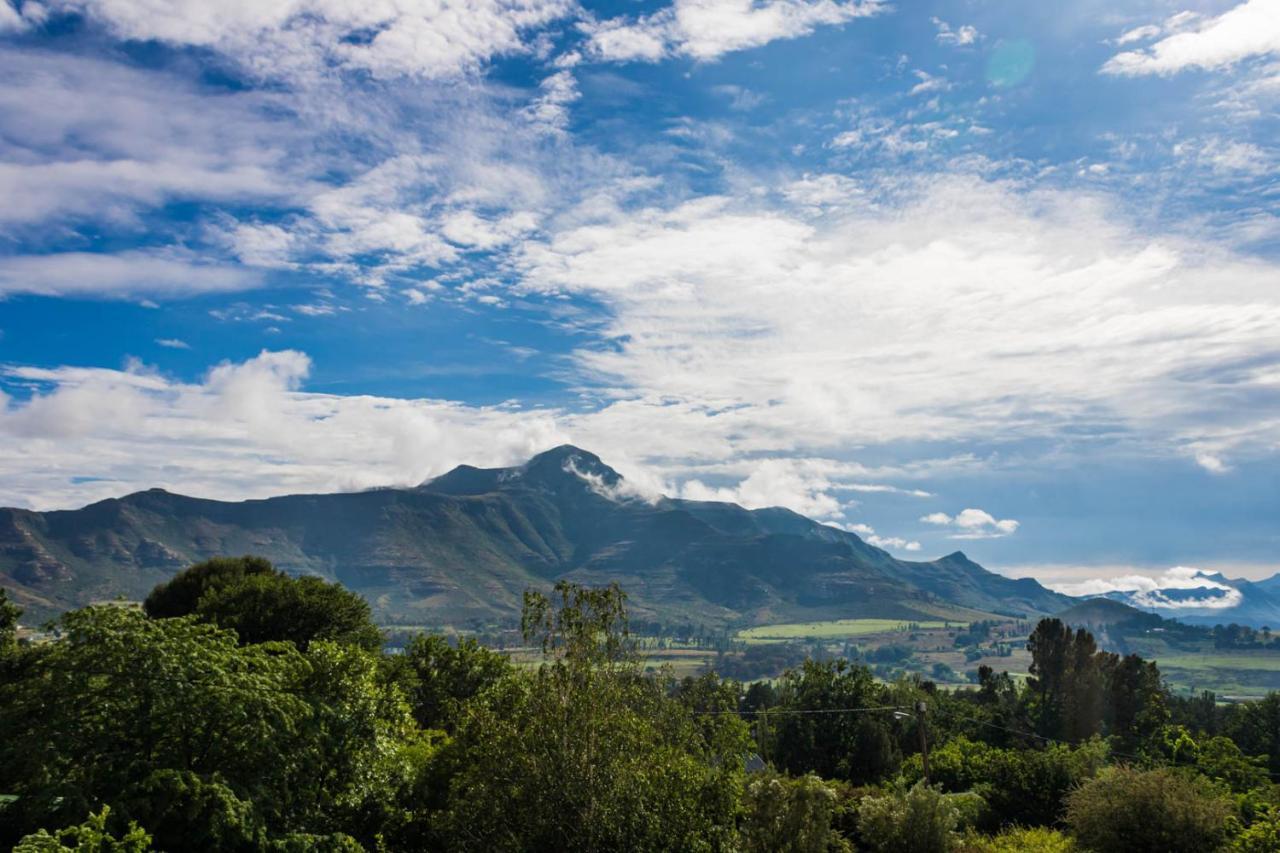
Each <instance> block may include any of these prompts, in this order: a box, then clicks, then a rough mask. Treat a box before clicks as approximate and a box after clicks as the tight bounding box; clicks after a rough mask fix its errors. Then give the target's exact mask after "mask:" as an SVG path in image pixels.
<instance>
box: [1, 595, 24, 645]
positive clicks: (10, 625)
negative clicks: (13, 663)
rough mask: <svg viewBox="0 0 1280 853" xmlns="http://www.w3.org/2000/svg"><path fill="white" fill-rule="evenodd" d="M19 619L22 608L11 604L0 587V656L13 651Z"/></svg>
mask: <svg viewBox="0 0 1280 853" xmlns="http://www.w3.org/2000/svg"><path fill="white" fill-rule="evenodd" d="M21 617H22V608H21V607H19V606H18V605H16V604H14V603H13V602H11V601H10V600H9V594H8V593H7V592H5V589H4V587H2V586H0V656H3V655H5V654H8V653H9V652H11V651H12V650H13V645H14V642H15V638H16V637H17V629H18V619H20V618H21Z"/></svg>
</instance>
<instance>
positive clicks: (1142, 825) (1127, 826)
mask: <svg viewBox="0 0 1280 853" xmlns="http://www.w3.org/2000/svg"><path fill="white" fill-rule="evenodd" d="M1233 813H1234V808H1233V806H1232V804H1231V801H1230V800H1229V799H1228V798H1227V797H1226V795H1224V794H1223V793H1221V792H1220V791H1219V790H1218V789H1217V788H1216V787H1214V786H1213V785H1212V784H1211V783H1210V782H1209V781H1208V780H1206V779H1205V778H1204V777H1202V776H1192V775H1189V774H1187V773H1181V772H1177V771H1174V770H1171V769H1169V768H1160V769H1158V770H1147V771H1139V770H1132V769H1129V768H1127V767H1117V768H1114V769H1112V770H1110V771H1107V772H1106V773H1104V774H1102V775H1101V776H1099V777H1098V778H1097V779H1094V780H1093V781H1091V782H1089V783H1087V784H1085V785H1083V786H1081V787H1080V788H1078V789H1076V790H1075V791H1073V792H1072V793H1071V795H1070V796H1069V797H1068V799H1067V823H1068V824H1070V826H1071V829H1072V831H1073V832H1074V833H1075V835H1076V838H1078V839H1079V841H1080V842H1081V843H1082V844H1083V845H1084V846H1085V847H1088V848H1090V849H1091V850H1095V851H1097V853H1144V851H1150V853H1182V851H1185V852H1186V853H1206V851H1212V850H1217V849H1219V848H1221V847H1222V845H1223V843H1224V842H1225V841H1226V840H1227V835H1228V832H1229V829H1230V826H1231V823H1232V820H1233V818H1234V814H1233Z"/></svg>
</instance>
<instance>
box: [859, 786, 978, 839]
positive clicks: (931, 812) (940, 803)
mask: <svg viewBox="0 0 1280 853" xmlns="http://www.w3.org/2000/svg"><path fill="white" fill-rule="evenodd" d="M959 820H960V815H959V812H958V810H957V808H956V806H955V804H954V803H952V802H951V801H950V800H948V799H947V797H945V796H944V795H943V794H942V792H941V791H940V790H939V789H937V788H931V787H929V786H928V785H925V784H924V783H923V782H917V783H916V784H915V785H913V786H912V787H911V788H908V789H905V790H904V789H897V790H894V791H892V792H890V793H888V794H886V795H885V796H880V797H868V798H867V799H865V800H863V801H862V804H861V805H860V806H859V808H858V832H859V835H860V836H861V838H862V841H863V843H864V844H865V845H866V847H867V848H868V849H870V850H871V851H873V853H949V851H952V850H955V849H956V848H957V847H958V846H959V843H960V836H959V834H958V833H957V832H956V826H957V825H958V823H959Z"/></svg>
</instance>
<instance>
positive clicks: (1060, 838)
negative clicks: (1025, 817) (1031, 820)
mask: <svg viewBox="0 0 1280 853" xmlns="http://www.w3.org/2000/svg"><path fill="white" fill-rule="evenodd" d="M1077 849H1078V848H1077V847H1076V843H1075V841H1074V840H1073V839H1072V838H1071V836H1069V835H1063V834H1062V833H1061V832H1059V831H1057V830H1056V829H1047V828H1045V827H1042V826H1033V827H1014V828H1012V829H1006V830H1005V831H1004V832H1001V833H1000V834H999V835H997V836H995V837H985V836H982V835H979V834H978V833H976V832H971V833H969V834H968V835H966V836H965V838H964V841H963V843H962V844H961V845H960V850H961V853H1076V850H1077Z"/></svg>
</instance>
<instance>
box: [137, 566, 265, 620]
mask: <svg viewBox="0 0 1280 853" xmlns="http://www.w3.org/2000/svg"><path fill="white" fill-rule="evenodd" d="M275 573H276V569H275V567H274V566H272V565H271V563H270V561H268V560H266V559H265V558H263V557H254V556H249V555H246V556H244V557H214V558H213V559H212V560H205V561H204V562H203V563H196V564H195V565H194V566H190V567H188V568H186V569H183V570H182V571H181V572H178V574H176V575H174V576H173V577H172V578H170V579H169V580H168V581H166V582H165V583H162V584H159V585H158V586H156V588H155V589H153V590H151V593H150V594H149V595H148V596H147V599H146V601H144V602H143V604H142V607H143V609H144V610H146V612H147V615H148V616H151V617H153V618H156V619H168V618H172V617H174V616H189V615H191V614H192V613H195V612H196V607H197V606H199V604H200V599H201V598H203V597H204V596H205V595H206V594H207V593H209V592H212V591H215V590H218V589H221V588H222V587H226V586H232V585H234V584H237V583H239V582H241V581H243V580H244V579H245V578H249V577H257V576H263V575H273V574H275Z"/></svg>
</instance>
